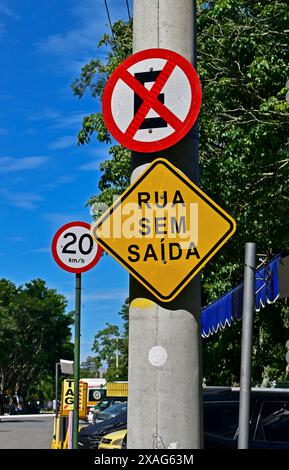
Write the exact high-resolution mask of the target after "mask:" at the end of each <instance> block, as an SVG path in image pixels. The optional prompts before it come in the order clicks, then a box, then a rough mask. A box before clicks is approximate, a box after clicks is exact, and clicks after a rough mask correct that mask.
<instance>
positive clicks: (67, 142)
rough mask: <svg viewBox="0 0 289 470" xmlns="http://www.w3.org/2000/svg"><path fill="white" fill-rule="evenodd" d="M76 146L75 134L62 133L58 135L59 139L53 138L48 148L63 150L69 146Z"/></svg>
mask: <svg viewBox="0 0 289 470" xmlns="http://www.w3.org/2000/svg"><path fill="white" fill-rule="evenodd" d="M76 146H77V138H76V136H75V135H64V136H62V137H59V139H57V140H55V141H54V142H52V143H51V144H50V145H49V148H50V149H52V150H63V149H67V148H69V147H76Z"/></svg>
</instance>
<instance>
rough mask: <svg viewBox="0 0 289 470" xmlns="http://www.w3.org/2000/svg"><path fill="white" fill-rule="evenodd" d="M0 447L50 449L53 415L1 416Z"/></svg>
mask: <svg viewBox="0 0 289 470" xmlns="http://www.w3.org/2000/svg"><path fill="white" fill-rule="evenodd" d="M0 418H1V422H0V449H50V448H51V441H52V433H53V415H49V416H45V415H30V416H29V415H26V416H7V417H6V416H4V417H3V416H1V417H0Z"/></svg>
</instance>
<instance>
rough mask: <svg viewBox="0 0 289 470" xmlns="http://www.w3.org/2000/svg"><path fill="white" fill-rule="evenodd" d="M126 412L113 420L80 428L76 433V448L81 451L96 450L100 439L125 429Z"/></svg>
mask: <svg viewBox="0 0 289 470" xmlns="http://www.w3.org/2000/svg"><path fill="white" fill-rule="evenodd" d="M126 425H127V412H126V411H124V412H122V413H121V414H119V415H118V416H116V417H114V418H109V419H106V420H104V421H100V422H99V423H96V424H92V425H91V426H86V427H84V428H82V429H81V430H80V431H79V433H78V447H79V448H81V449H98V446H99V443H100V441H101V439H102V438H103V437H104V436H105V435H106V434H109V433H112V432H114V431H118V430H120V429H124V428H126Z"/></svg>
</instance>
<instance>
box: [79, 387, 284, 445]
mask: <svg viewBox="0 0 289 470" xmlns="http://www.w3.org/2000/svg"><path fill="white" fill-rule="evenodd" d="M203 405H204V406H203V409H204V447H205V449H236V448H237V446H238V421H239V389H234V388H230V387H205V388H204V389H203ZM126 426H127V413H126V412H123V413H122V414H121V415H119V416H117V417H115V418H111V419H107V420H105V421H102V422H101V423H97V424H94V425H92V426H88V427H86V428H83V429H82V430H81V431H80V433H79V445H80V447H82V448H93V449H96V448H97V447H98V444H99V442H100V440H101V438H102V437H103V436H104V435H105V434H109V433H111V432H114V431H118V430H119V429H125V428H126ZM249 439H250V441H249V447H250V448H252V449H289V393H288V390H287V389H261V388H258V389H252V391H251V402H250V434H249Z"/></svg>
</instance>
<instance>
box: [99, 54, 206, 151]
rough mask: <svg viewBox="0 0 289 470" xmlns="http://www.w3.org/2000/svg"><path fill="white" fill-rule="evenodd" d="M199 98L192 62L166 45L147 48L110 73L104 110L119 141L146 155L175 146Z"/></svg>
mask: <svg viewBox="0 0 289 470" xmlns="http://www.w3.org/2000/svg"><path fill="white" fill-rule="evenodd" d="M201 100H202V92H201V85H200V80H199V77H198V75H197V72H196V71H195V69H194V67H193V66H192V65H191V64H190V62H188V61H187V60H186V59H185V58H184V57H182V56H181V55H179V54H177V53H176V52H173V51H170V50H167V49H147V50H144V51H140V52H137V53H136V54H133V55H132V56H130V57H129V58H128V59H127V60H125V61H124V62H123V63H122V64H121V65H120V66H119V67H118V68H117V69H116V70H115V71H114V72H113V74H112V75H111V77H110V79H109V80H108V82H107V85H106V87H105V90H104V94H103V98H102V112H103V118H104V121H105V124H106V126H107V128H108V130H109V131H110V133H111V134H112V136H113V137H114V138H115V139H116V140H117V141H118V142H119V143H120V144H122V145H124V146H125V147H127V148H129V149H131V150H135V151H138V152H146V153H150V152H156V151H160V150H163V149H166V148H168V147H170V146H172V145H174V144H175V143H176V142H178V141H179V140H180V139H181V138H182V137H184V136H185V135H186V134H187V133H188V131H189V130H190V129H191V127H192V126H193V124H194V122H195V120H196V119H197V116H198V114H199V111H200V107H201Z"/></svg>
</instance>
